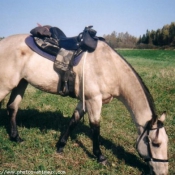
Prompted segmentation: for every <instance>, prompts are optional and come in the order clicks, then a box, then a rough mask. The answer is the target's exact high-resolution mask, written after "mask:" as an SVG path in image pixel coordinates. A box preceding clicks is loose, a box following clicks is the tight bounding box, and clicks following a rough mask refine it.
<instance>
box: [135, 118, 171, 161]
mask: <svg viewBox="0 0 175 175" xmlns="http://www.w3.org/2000/svg"><path fill="white" fill-rule="evenodd" d="M150 126H151V121H149V122H148V124H147V126H146V127H145V129H144V131H143V133H142V134H141V136H140V137H139V140H138V142H137V145H136V149H137V150H138V145H139V143H140V141H141V139H142V137H143V135H144V134H145V132H146V133H147V135H146V145H147V149H148V156H149V158H143V156H142V155H140V154H139V155H140V157H142V158H143V159H144V161H145V162H150V161H153V162H168V159H156V158H153V156H152V151H151V146H150V145H151V143H150V140H149V138H148V136H149V132H150V131H152V130H157V132H158V133H159V129H160V128H163V127H164V126H163V123H162V122H160V121H158V122H157V128H151V127H150Z"/></svg>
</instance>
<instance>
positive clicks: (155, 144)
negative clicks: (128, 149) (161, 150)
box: [152, 142, 160, 147]
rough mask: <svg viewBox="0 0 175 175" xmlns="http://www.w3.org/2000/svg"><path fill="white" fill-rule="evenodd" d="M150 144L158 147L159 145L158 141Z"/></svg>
mask: <svg viewBox="0 0 175 175" xmlns="http://www.w3.org/2000/svg"><path fill="white" fill-rule="evenodd" d="M152 145H153V146H154V147H159V146H160V144H159V143H153V142H152Z"/></svg>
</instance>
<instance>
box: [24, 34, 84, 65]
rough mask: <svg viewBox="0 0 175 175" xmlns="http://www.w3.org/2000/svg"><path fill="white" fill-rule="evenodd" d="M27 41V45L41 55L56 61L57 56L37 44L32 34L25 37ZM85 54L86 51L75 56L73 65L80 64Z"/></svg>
mask: <svg viewBox="0 0 175 175" xmlns="http://www.w3.org/2000/svg"><path fill="white" fill-rule="evenodd" d="M25 43H26V44H27V46H29V47H30V48H31V49H32V50H33V51H34V52H36V53H38V54H39V55H41V56H42V57H44V58H47V59H49V60H51V61H53V62H55V60H56V56H53V55H50V54H48V53H47V52H44V51H42V50H41V49H40V48H39V47H38V46H37V45H36V44H35V41H34V39H33V37H32V36H28V37H27V38H26V39H25ZM83 54H84V52H82V53H81V54H80V55H78V56H76V57H75V58H74V61H73V66H76V65H78V63H79V61H80V60H81V58H82V56H83Z"/></svg>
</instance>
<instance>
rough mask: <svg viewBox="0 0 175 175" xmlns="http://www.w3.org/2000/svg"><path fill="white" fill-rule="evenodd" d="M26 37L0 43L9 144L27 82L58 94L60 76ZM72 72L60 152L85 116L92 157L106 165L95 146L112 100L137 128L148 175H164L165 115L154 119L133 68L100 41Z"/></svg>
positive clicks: (1, 89)
mask: <svg viewBox="0 0 175 175" xmlns="http://www.w3.org/2000/svg"><path fill="white" fill-rule="evenodd" d="M28 36H29V35H28V34H17V35H12V36H9V37H7V38H5V39H3V40H1V41H0V101H2V100H3V99H4V98H5V97H6V96H7V94H9V93H11V94H10V98H9V101H8V103H7V112H8V116H9V117H10V126H11V127H10V134H9V137H10V139H11V140H12V141H16V142H21V141H23V140H22V139H21V138H20V136H19V133H18V129H17V125H16V115H17V111H18V108H19V104H20V102H21V100H22V98H23V95H24V93H25V90H26V88H27V85H28V84H31V85H32V86H34V87H35V88H38V89H40V90H42V91H45V92H48V93H52V94H59V91H60V88H61V74H60V73H59V71H57V70H56V69H55V67H54V63H53V62H52V61H50V60H48V59H45V58H43V57H42V56H40V55H39V54H37V53H36V52H34V51H33V50H32V49H30V48H29V47H28V46H27V45H26V43H25V39H26V37H28ZM73 71H74V72H75V75H76V76H75V87H74V91H75V97H76V98H77V99H78V100H79V102H78V104H77V106H76V108H75V110H74V112H73V114H72V117H71V119H70V122H69V125H68V127H67V129H66V131H65V133H64V134H61V136H60V139H59V140H58V142H57V145H56V147H57V152H58V153H60V152H62V151H63V149H64V147H65V145H66V142H67V140H68V137H69V135H70V133H71V131H72V130H73V129H74V128H75V127H76V125H77V123H78V121H79V120H80V119H81V118H82V117H83V116H84V114H85V113H87V114H88V118H89V124H90V128H91V130H92V143H93V154H94V155H95V156H96V158H97V161H98V162H99V163H102V164H106V163H107V158H106V157H105V156H104V155H103V154H102V152H101V149H100V144H99V135H100V114H101V108H102V105H103V104H105V103H109V102H110V101H112V99H113V98H117V99H118V100H120V101H121V102H122V103H123V104H124V105H125V106H126V108H127V109H128V111H129V112H130V114H131V117H132V118H133V121H134V123H135V126H136V128H137V133H138V137H137V140H136V150H137V151H138V153H139V155H140V156H141V157H142V158H143V159H144V160H145V161H146V162H147V163H148V166H149V168H150V173H151V174H156V175H160V174H161V175H166V174H168V153H167V152H168V136H167V133H166V130H165V127H164V125H163V122H164V120H165V118H166V117H165V116H166V114H165V113H163V114H162V115H161V117H158V116H157V114H156V112H155V106H154V101H153V97H152V95H151V94H150V92H149V90H148V88H147V87H146V85H145V84H144V82H143V80H142V79H141V77H140V76H139V75H138V73H137V72H136V71H135V70H134V68H133V67H132V66H131V65H130V64H129V63H128V62H127V61H126V60H125V59H124V58H123V57H122V56H120V55H119V54H118V53H117V52H116V51H115V50H114V49H112V48H111V47H110V46H109V45H108V44H107V43H106V42H105V41H100V40H99V41H98V43H97V47H96V49H95V51H94V52H86V53H85V54H84V56H83V58H82V59H81V60H80V61H79V63H78V64H77V65H75V66H74V67H73Z"/></svg>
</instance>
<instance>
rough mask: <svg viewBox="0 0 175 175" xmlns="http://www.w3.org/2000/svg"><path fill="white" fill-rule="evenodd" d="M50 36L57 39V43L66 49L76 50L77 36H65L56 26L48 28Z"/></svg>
mask: <svg viewBox="0 0 175 175" xmlns="http://www.w3.org/2000/svg"><path fill="white" fill-rule="evenodd" d="M50 32H51V37H52V38H54V39H56V40H57V41H58V45H59V47H61V48H64V49H66V50H77V49H78V43H79V41H78V36H74V37H67V36H66V35H65V34H64V33H63V31H61V30H60V29H59V28H57V27H51V28H50Z"/></svg>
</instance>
